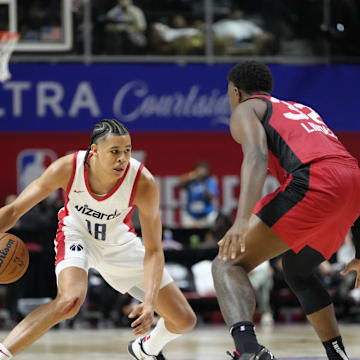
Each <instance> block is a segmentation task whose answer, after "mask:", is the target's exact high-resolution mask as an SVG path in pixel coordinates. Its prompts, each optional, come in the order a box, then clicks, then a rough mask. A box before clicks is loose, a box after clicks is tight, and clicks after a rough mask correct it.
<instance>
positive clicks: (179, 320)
mask: <svg viewBox="0 0 360 360" xmlns="http://www.w3.org/2000/svg"><path fill="white" fill-rule="evenodd" d="M177 315H178V316H177V317H176V318H174V319H172V320H171V324H172V326H173V327H174V328H175V329H176V332H177V333H179V334H183V333H186V332H188V331H190V330H191V329H193V328H194V326H195V325H196V321H197V318H196V315H195V313H194V312H193V310H192V309H191V308H190V307H189V308H188V309H186V310H184V311H181V312H180V313H178V314H177ZM167 321H169V319H168V320H167Z"/></svg>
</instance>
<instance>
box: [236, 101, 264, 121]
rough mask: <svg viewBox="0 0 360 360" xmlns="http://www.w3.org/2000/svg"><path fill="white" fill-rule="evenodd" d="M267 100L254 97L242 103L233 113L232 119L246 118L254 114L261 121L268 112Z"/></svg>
mask: <svg viewBox="0 0 360 360" xmlns="http://www.w3.org/2000/svg"><path fill="white" fill-rule="evenodd" d="M267 100H268V99H266V98H265V97H264V98H261V97H256V98H249V99H247V100H245V101H242V102H241V103H240V104H239V105H238V106H237V107H236V108H235V109H234V111H233V114H232V119H238V118H247V117H249V116H252V115H253V114H254V113H255V114H256V115H257V117H258V118H259V120H261V121H262V120H263V118H264V116H265V114H266V113H267V110H268V102H267Z"/></svg>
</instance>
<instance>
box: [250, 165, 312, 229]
mask: <svg viewBox="0 0 360 360" xmlns="http://www.w3.org/2000/svg"><path fill="white" fill-rule="evenodd" d="M292 175H293V178H292V180H291V181H290V183H289V185H288V186H287V187H286V189H285V190H284V191H280V192H279V193H278V194H277V195H276V196H275V197H274V198H273V199H272V200H271V201H270V202H268V203H267V204H266V205H265V206H264V207H263V208H262V209H261V210H259V211H258V212H257V213H256V215H257V216H258V217H259V218H260V219H261V220H262V221H263V222H264V223H265V224H266V225H267V226H269V227H272V226H273V225H274V224H275V223H276V222H277V221H278V220H279V219H281V217H283V216H284V215H285V214H286V213H287V212H288V211H289V210H291V209H292V208H293V207H294V206H295V205H296V204H298V203H299V202H300V201H301V200H302V199H303V198H304V197H305V195H306V193H307V191H308V190H309V184H310V164H307V165H304V166H303V167H301V168H300V169H298V170H296V171H294V173H293V174H292Z"/></svg>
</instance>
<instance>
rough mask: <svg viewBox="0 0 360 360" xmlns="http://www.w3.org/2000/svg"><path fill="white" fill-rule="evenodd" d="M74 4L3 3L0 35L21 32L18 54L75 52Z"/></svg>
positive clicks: (55, 0) (63, 0)
mask: <svg viewBox="0 0 360 360" xmlns="http://www.w3.org/2000/svg"><path fill="white" fill-rule="evenodd" d="M71 12H72V0H51V1H49V0H32V1H18V0H0V31H1V30H5V31H12V32H19V34H20V40H19V42H18V45H17V46H16V49H15V51H25V52H52V51H68V50H71V48H72V38H73V24H72V13H71Z"/></svg>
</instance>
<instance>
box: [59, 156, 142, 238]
mask: <svg viewBox="0 0 360 360" xmlns="http://www.w3.org/2000/svg"><path fill="white" fill-rule="evenodd" d="M85 155H86V151H79V152H77V153H76V154H74V168H73V175H72V178H71V180H70V183H69V185H68V188H67V190H66V203H65V206H64V208H63V209H62V210H60V212H59V220H60V224H59V225H60V226H59V229H60V228H61V230H62V231H63V232H64V234H65V236H66V235H67V234H69V235H70V234H74V233H78V232H79V231H80V232H81V233H84V232H85V233H87V234H89V235H90V236H91V237H92V238H93V239H94V240H95V241H99V242H105V243H107V244H117V245H122V244H125V243H127V242H129V241H131V240H133V239H134V238H135V237H136V233H135V231H134V229H133V227H132V223H131V216H132V213H133V211H134V210H135V206H134V205H133V203H132V202H133V199H134V196H135V190H136V185H137V181H138V179H139V175H140V173H141V170H142V168H143V164H141V163H140V162H138V161H137V160H135V159H133V158H131V159H130V162H129V164H128V166H127V168H126V170H125V173H124V175H123V176H122V177H121V178H120V179H119V181H118V183H117V184H116V185H115V187H114V188H113V189H112V190H111V191H110V192H109V193H108V194H106V195H105V196H97V195H95V194H93V193H92V192H91V190H90V187H89V182H88V171H87V166H84V158H85Z"/></svg>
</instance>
